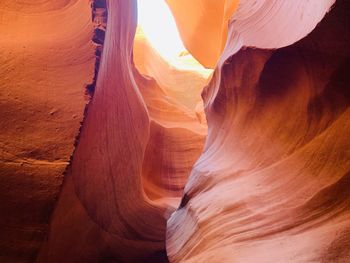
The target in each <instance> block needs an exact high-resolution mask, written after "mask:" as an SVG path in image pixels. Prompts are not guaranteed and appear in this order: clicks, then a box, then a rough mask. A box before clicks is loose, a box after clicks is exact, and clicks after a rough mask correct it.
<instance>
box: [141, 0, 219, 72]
mask: <svg viewBox="0 0 350 263" xmlns="http://www.w3.org/2000/svg"><path fill="white" fill-rule="evenodd" d="M138 27H139V29H141V30H142V31H143V33H144V35H145V38H146V39H147V40H148V42H149V43H150V44H151V46H152V47H153V48H154V49H155V50H156V51H157V52H158V54H159V55H160V56H161V57H162V58H163V59H164V60H165V61H166V62H167V63H169V64H170V65H172V66H173V67H175V68H177V69H179V70H186V71H187V70H188V71H196V72H198V73H200V74H201V75H202V76H203V77H204V78H208V77H209V75H210V74H211V73H212V71H213V70H212V69H206V68H204V67H203V66H202V65H201V64H200V63H199V62H198V61H197V60H196V59H195V58H194V57H193V56H192V55H191V54H190V53H189V52H188V51H187V50H186V48H185V46H184V44H183V43H182V40H181V37H180V34H179V31H178V29H177V26H176V22H175V19H174V17H173V14H172V12H171V11H170V9H169V7H168V5H167V4H166V2H165V0H138Z"/></svg>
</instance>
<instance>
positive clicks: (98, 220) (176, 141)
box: [37, 1, 206, 262]
mask: <svg viewBox="0 0 350 263" xmlns="http://www.w3.org/2000/svg"><path fill="white" fill-rule="evenodd" d="M107 9H108V21H107V30H106V37H105V39H104V47H103V53H102V57H101V64H100V67H99V74H98V79H97V82H96V88H95V91H94V96H93V99H92V101H91V103H90V104H89V107H88V111H87V114H86V117H85V120H84V124H83V128H82V131H81V133H80V136H79V142H78V145H77V148H76V150H75V152H74V156H73V160H72V164H71V166H70V168H69V170H68V174H67V177H66V181H65V184H64V187H63V190H62V193H61V196H60V199H59V201H58V204H57V207H56V210H55V212H54V214H53V216H52V222H51V226H50V235H49V239H48V241H47V242H46V243H45V245H44V246H43V248H42V250H41V253H40V255H39V258H38V260H37V261H38V262H63V261H64V262H105V261H109V260H110V261H113V262H158V261H159V262H166V261H167V259H166V253H165V227H166V220H167V218H168V217H169V215H170V213H171V212H172V211H174V209H175V208H176V207H177V206H178V204H179V202H180V197H181V196H182V193H183V187H184V184H185V182H186V180H187V177H188V174H189V171H190V169H191V167H192V165H193V163H194V162H195V160H196V159H197V158H198V156H199V154H200V152H201V150H202V147H203V144H204V137H205V134H206V128H205V125H203V124H202V123H201V120H200V118H199V117H198V114H199V113H198V114H196V111H195V109H196V107H195V106H194V104H195V103H198V100H199V92H198V91H197V95H198V96H197V98H196V100H197V101H196V100H193V98H191V99H192V100H193V101H195V102H193V103H192V104H191V103H188V101H187V100H186V99H183V96H181V94H180V93H178V94H179V96H178V97H177V98H170V97H169V96H168V95H167V91H168V92H169V90H167V89H166V87H160V86H159V85H158V84H157V82H156V81H155V80H153V79H151V78H149V77H145V76H142V75H141V74H140V73H138V71H137V70H136V68H135V66H134V64H133V60H132V50H133V47H134V36H135V32H136V1H108V2H107ZM144 45H145V43H143V42H142V43H141V42H140V43H136V49H138V48H140V47H142V46H144ZM146 46H147V45H146ZM148 48H150V47H149V46H148ZM136 53H137V52H135V61H136V62H137V63H141V64H139V66H138V67H139V68H144V69H146V68H147V65H146V64H144V61H143V60H142V57H139V58H137V57H138V54H136ZM158 59H160V58H158ZM159 70H169V68H167V66H166V65H165V66H164V69H163V68H162V67H160V68H159ZM179 75H180V74H179ZM191 76H193V74H192V75H191V74H189V76H187V77H185V78H184V77H182V79H181V78H180V80H184V79H187V80H189V79H190V77H191ZM198 78H199V77H198ZM178 81H179V80H174V81H173V82H172V83H176V82H178ZM198 81H200V82H201V83H202V82H203V81H204V80H203V78H200V79H199V80H198ZM197 86H198V85H197ZM197 90H198V87H197ZM186 104H187V105H186ZM92 237H93V238H92ZM82 251H84V252H82Z"/></svg>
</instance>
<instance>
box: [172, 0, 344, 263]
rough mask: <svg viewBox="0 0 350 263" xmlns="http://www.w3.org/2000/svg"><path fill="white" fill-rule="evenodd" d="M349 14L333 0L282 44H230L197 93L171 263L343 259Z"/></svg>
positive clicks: (174, 216)
mask: <svg viewBox="0 0 350 263" xmlns="http://www.w3.org/2000/svg"><path fill="white" fill-rule="evenodd" d="M271 2H272V1H271ZM311 2H312V1H310V3H311ZM280 3H282V1H281V2H280ZM285 3H286V2H285ZM314 4H315V2H314ZM317 7H320V5H319V2H317ZM349 8H350V7H349V4H348V3H347V2H346V1H337V3H336V4H335V6H334V8H333V9H332V11H331V12H330V13H329V14H328V15H327V16H326V17H325V19H324V20H323V21H322V22H321V23H320V24H319V25H318V26H317V28H316V29H315V31H313V32H312V33H311V34H310V35H308V36H307V37H305V38H304V39H302V40H301V41H299V42H297V43H295V44H293V45H291V46H288V47H285V48H281V49H277V50H270V51H269V50H262V49H251V48H245V49H241V50H240V51H238V52H237V53H235V52H236V49H235V43H234V41H235V39H232V41H231V43H232V45H231V44H230V41H229V42H228V45H227V47H226V50H225V51H224V53H223V56H222V63H221V64H220V63H219V67H218V68H217V69H216V71H215V73H214V77H213V80H212V82H211V83H210V84H209V85H208V86H207V87H206V89H205V90H204V92H203V97H204V101H205V105H206V107H205V110H206V115H207V119H208V137H207V140H206V146H205V149H204V151H203V153H202V155H201V157H200V158H199V160H198V161H197V162H196V164H195V166H194V168H193V170H192V173H191V175H190V178H189V181H188V183H187V184H186V187H185V193H184V197H183V200H182V203H181V206H180V207H179V209H178V210H177V211H176V212H175V213H174V214H173V215H172V216H171V218H170V219H169V221H168V227H167V252H168V256H169V258H170V261H171V262H227V261H235V262H236V261H237V262H257V261H258V262H347V260H348V258H349V245H348V244H349V241H350V240H349V235H348V234H347V233H348V230H349V217H350V213H349V207H350V206H349V204H350V199H349V195H348V194H347V189H348V188H349V186H350V181H349V178H350V177H349V171H350V155H349V147H350V144H349V135H350V134H349V125H350V123H349V117H350V108H349V105H350V96H349V89H348V85H349V81H350V79H349V75H348V73H347V72H348V70H349V55H350V53H349V48H348V43H349V37H350V30H349V25H350V24H349V19H348V17H349V16H348V14H349V10H350V9H349ZM280 10H281V11H282V10H283V9H281V8H280ZM322 12H323V11H322ZM237 14H240V9H239V10H238V11H237ZM293 23H295V22H294V21H293ZM235 25H237V22H236V21H235V20H234V18H233V20H232V23H231V26H232V31H235V30H237V27H236V28H235ZM310 26H311V25H310ZM247 34H248V33H247ZM271 34H272V35H271V37H272V38H274V37H276V36H275V35H274V32H273V31H271ZM235 36H236V37H237V34H236V35H235ZM267 37H268V36H266V38H267ZM298 38H299V37H297V39H296V40H298ZM258 41H260V39H259V40H258ZM262 47H265V46H264V45H263V46H262ZM232 53H235V54H233V55H232Z"/></svg>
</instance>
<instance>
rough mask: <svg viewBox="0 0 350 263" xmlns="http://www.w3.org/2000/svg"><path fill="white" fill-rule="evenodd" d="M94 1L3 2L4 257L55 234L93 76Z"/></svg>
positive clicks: (0, 180) (0, 240) (23, 256)
mask: <svg viewBox="0 0 350 263" xmlns="http://www.w3.org/2000/svg"><path fill="white" fill-rule="evenodd" d="M92 32H93V24H92V22H91V9H90V6H89V4H88V3H87V2H86V1H76V0H69V1H68V0H65V1H57V0H52V1H38V0H37V1H29V0H28V1H12V0H4V1H1V3H0V35H1V37H0V61H1V62H0V75H1V77H0V87H1V88H0V127H1V133H0V211H1V212H0V214H1V215H0V228H1V230H0V261H1V262H30V261H32V260H33V259H35V256H36V254H37V251H38V249H39V247H40V245H41V243H42V241H43V239H44V237H45V235H46V233H47V224H48V218H49V216H50V214H51V212H52V209H53V205H54V202H55V199H56V198H57V195H58V192H59V190H60V187H61V184H62V181H63V172H64V170H65V169H66V166H67V164H68V161H69V158H70V156H71V154H72V152H73V148H74V140H75V137H76V135H77V133H78V129H79V125H80V121H81V119H82V115H83V109H84V106H85V103H86V98H85V96H84V86H85V85H86V84H87V83H89V82H91V80H92V78H93V63H94V49H95V48H94V45H93V44H92V43H91V41H90V40H91V36H92Z"/></svg>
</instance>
